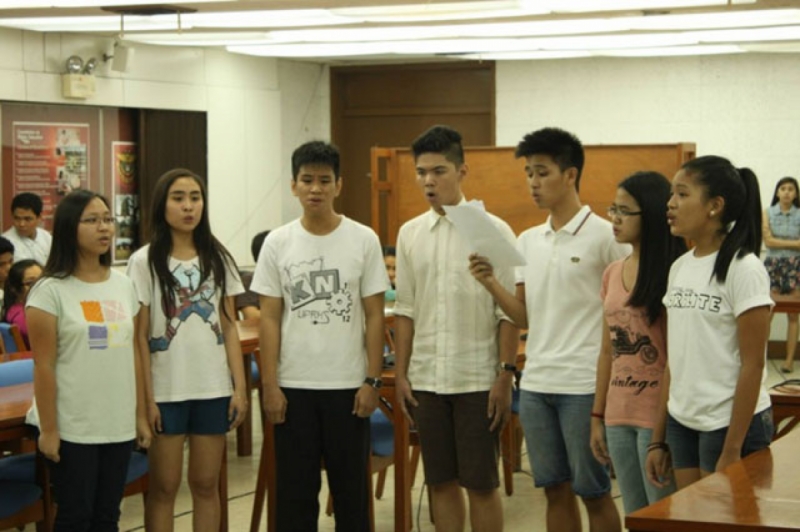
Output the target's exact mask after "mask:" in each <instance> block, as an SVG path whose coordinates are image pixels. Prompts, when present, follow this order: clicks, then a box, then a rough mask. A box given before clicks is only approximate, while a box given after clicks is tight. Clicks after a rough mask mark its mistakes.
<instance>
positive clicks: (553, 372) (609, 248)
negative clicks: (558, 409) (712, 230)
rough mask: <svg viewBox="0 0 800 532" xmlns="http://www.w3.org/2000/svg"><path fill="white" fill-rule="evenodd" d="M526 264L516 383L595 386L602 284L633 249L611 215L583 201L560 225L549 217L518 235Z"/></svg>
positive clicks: (569, 388)
mask: <svg viewBox="0 0 800 532" xmlns="http://www.w3.org/2000/svg"><path fill="white" fill-rule="evenodd" d="M517 246H518V248H519V251H520V253H522V255H523V256H524V257H525V259H526V260H527V262H528V263H527V265H525V266H522V267H520V268H517V283H518V284H519V283H523V284H524V285H525V305H526V307H527V311H528V341H527V343H526V348H525V354H526V358H527V360H526V361H525V371H524V372H523V374H522V381H521V382H520V388H521V389H523V390H526V391H531V392H539V393H563V394H590V393H594V389H595V376H596V374H597V355H598V353H599V352H600V344H601V339H602V337H601V334H604V332H603V320H602V318H603V302H602V300H601V299H600V295H599V294H600V285H601V283H602V280H603V272H604V271H605V269H606V267H607V266H608V265H609V264H611V263H612V262H614V261H615V260H618V259H621V258H622V257H624V256H625V255H627V254H629V253H630V246H628V245H623V244H618V243H617V242H616V241H615V240H614V234H613V232H612V230H611V223H610V222H609V221H608V220H604V219H603V218H600V217H599V216H597V215H596V214H594V213H592V211H591V209H589V207H588V206H583V207H582V208H581V209H580V210H579V211H578V213H577V214H576V215H575V216H573V217H572V219H571V220H570V221H569V222H568V223H567V224H566V225H565V226H564V227H562V228H561V229H559V230H558V231H553V227H552V225H551V221H550V218H549V217H548V218H547V221H546V222H545V223H544V224H542V225H537V226H536V227H532V228H530V229H528V230H527V231H525V232H524V233H522V234H521V235H520V237H519V239H518V241H517Z"/></svg>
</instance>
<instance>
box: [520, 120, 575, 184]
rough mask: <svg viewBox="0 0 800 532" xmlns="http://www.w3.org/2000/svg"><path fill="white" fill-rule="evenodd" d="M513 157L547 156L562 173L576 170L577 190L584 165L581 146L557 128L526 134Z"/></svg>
mask: <svg viewBox="0 0 800 532" xmlns="http://www.w3.org/2000/svg"><path fill="white" fill-rule="evenodd" d="M514 155H515V156H516V157H517V158H519V157H530V156H532V155H549V156H550V157H551V158H552V159H553V162H555V163H556V164H557V165H558V167H559V168H560V169H561V171H562V172H563V171H564V170H566V169H567V168H573V167H574V168H575V169H576V170H578V176H577V177H576V178H575V190H579V186H580V182H581V174H582V173H583V163H584V155H583V144H581V141H580V140H579V139H578V137H576V136H575V135H573V134H572V133H570V132H568V131H564V130H563V129H559V128H557V127H546V128H543V129H540V130H538V131H534V132H533V133H528V134H527V135H525V136H524V137H522V140H521V141H519V144H517V151H516V152H515V154H514Z"/></svg>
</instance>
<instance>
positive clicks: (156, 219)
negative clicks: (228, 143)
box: [147, 168, 236, 319]
mask: <svg viewBox="0 0 800 532" xmlns="http://www.w3.org/2000/svg"><path fill="white" fill-rule="evenodd" d="M182 177H188V178H190V179H193V180H194V181H195V182H196V183H197V184H198V186H199V187H200V194H201V195H202V198H203V212H202V213H201V215H200V222H199V223H198V224H197V227H195V229H194V231H193V232H192V241H193V242H194V246H195V249H196V250H197V258H198V261H199V262H200V283H199V284H202V283H203V282H205V281H206V280H207V279H208V278H209V276H211V275H213V277H214V283H215V284H216V286H217V287H219V288H220V290H221V292H222V297H221V300H222V301H223V302H224V301H225V296H226V291H225V284H226V276H227V273H226V267H225V265H226V263H227V264H228V265H229V267H230V268H232V269H233V268H236V262H235V261H234V260H233V257H232V256H231V254H230V253H229V252H228V250H227V249H225V246H223V245H222V243H221V242H220V241H219V240H217V239H216V237H214V235H213V234H212V233H211V224H209V221H208V201H207V196H206V187H205V183H204V182H203V180H202V179H201V178H200V176H198V175H197V174H195V173H194V172H192V171H191V170H187V169H185V168H174V169H172V170H169V171H168V172H166V173H164V174H163V175H162V176H161V177H159V178H158V181H156V184H155V187H154V189H153V203H152V205H151V209H150V227H151V229H152V235H151V238H150V250H149V252H148V255H147V260H148V263H149V265H150V271H151V272H152V273H153V277H154V279H157V281H158V286H159V288H161V308H162V310H163V311H164V314H165V315H166V316H171V315H172V312H173V311H174V310H175V308H176V304H175V292H177V290H178V288H179V283H178V280H177V279H176V278H175V276H174V275H173V273H172V271H170V269H169V257H170V254H171V253H172V227H170V225H169V224H168V223H167V217H166V209H167V200H168V198H169V190H170V188H172V185H173V183H175V181H177V180H178V179H180V178H182ZM221 306H222V312H223V313H224V314H225V317H226V318H228V319H231V316H228V310H227V308H226V306H225V304H224V303H223V304H222V305H221Z"/></svg>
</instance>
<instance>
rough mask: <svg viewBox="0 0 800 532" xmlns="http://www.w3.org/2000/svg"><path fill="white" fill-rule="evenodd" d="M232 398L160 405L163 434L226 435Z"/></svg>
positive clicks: (194, 400)
mask: <svg viewBox="0 0 800 532" xmlns="http://www.w3.org/2000/svg"><path fill="white" fill-rule="evenodd" d="M230 402H231V398H230V397H217V398H215V399H193V400H189V401H176V402H169V403H158V409H159V410H160V411H161V427H162V428H163V429H164V430H162V431H161V433H162V434H225V433H226V432H228V429H229V428H230V421H229V420H228V405H230Z"/></svg>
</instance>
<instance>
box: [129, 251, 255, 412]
mask: <svg viewBox="0 0 800 532" xmlns="http://www.w3.org/2000/svg"><path fill="white" fill-rule="evenodd" d="M149 250H150V246H149V245H147V246H144V247H142V248H140V249H139V250H137V251H136V252H135V253H134V254H133V255H131V258H130V260H129V261H128V275H129V276H130V277H131V279H133V284H134V286H135V287H136V294H137V295H138V297H139V301H141V302H142V304H143V305H147V306H149V307H150V373H151V376H152V381H153V393H154V395H155V400H156V402H159V403H162V402H174V401H187V400H190V399H213V398H215V397H227V396H229V395H231V393H232V387H231V374H230V370H229V368H228V356H227V353H226V351H225V339H224V338H223V336H222V329H221V325H220V313H221V312H222V309H221V308H220V304H221V297H222V290H221V289H220V288H219V287H218V286H217V285H216V282H215V281H214V276H213V274H211V275H209V277H208V279H206V280H205V282H204V283H203V284H202V285H199V286H198V283H199V280H200V262H199V260H198V259H197V258H196V257H195V258H194V259H192V260H188V261H180V260H177V259H175V258H172V257H170V259H169V269H170V271H171V272H172V274H173V275H174V276H175V278H176V279H177V281H178V284H179V286H180V288H179V289H178V292H177V293H176V294H175V306H176V307H177V308H176V309H175V310H174V312H173V313H172V316H170V317H169V318H167V316H166V315H165V314H164V310H163V307H162V301H161V287H160V286H159V284H158V281H157V280H156V279H155V278H154V277H153V276H152V275H151V271H150V264H149V263H148V260H147V254H148V252H149ZM242 292H244V287H243V286H242V282H241V280H240V279H239V273H238V271H237V269H236V267H235V266H234V265H231V264H227V263H226V267H225V295H226V297H227V296H235V295H238V294H241V293H242ZM231 319H233V320H235V319H236V316H231Z"/></svg>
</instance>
